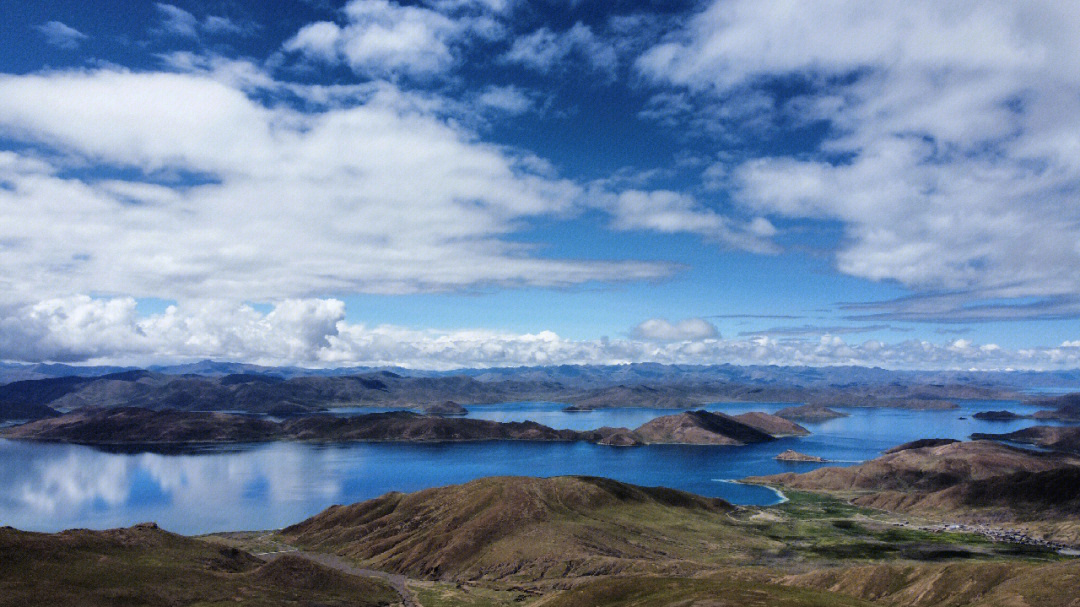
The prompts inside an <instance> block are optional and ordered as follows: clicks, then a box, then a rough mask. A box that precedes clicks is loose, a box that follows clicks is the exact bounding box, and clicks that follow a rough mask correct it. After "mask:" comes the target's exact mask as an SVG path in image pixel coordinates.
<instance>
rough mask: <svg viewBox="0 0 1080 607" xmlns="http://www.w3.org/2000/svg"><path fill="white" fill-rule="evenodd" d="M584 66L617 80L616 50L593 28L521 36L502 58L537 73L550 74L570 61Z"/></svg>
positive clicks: (576, 27) (580, 26)
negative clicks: (615, 76) (578, 62)
mask: <svg viewBox="0 0 1080 607" xmlns="http://www.w3.org/2000/svg"><path fill="white" fill-rule="evenodd" d="M571 58H573V59H574V60H575V61H580V62H584V64H585V65H589V66H591V67H592V68H593V69H595V70H597V71H600V72H604V73H606V74H608V75H609V76H614V73H615V68H616V67H617V65H618V54H617V53H616V51H615V47H614V46H613V45H612V44H611V43H609V42H607V41H604V40H602V39H601V38H600V37H599V36H597V35H596V34H594V33H593V30H592V28H590V27H589V26H587V25H585V24H583V23H580V22H579V23H575V24H574V25H573V26H572V27H571V28H570V29H568V30H566V31H564V32H555V31H552V30H550V29H548V28H546V27H542V28H540V29H538V30H536V31H535V32H532V33H531V34H527V35H525V36H521V37H519V38H517V39H515V40H514V42H513V44H512V45H511V46H510V50H508V51H507V52H506V53H505V54H504V55H503V56H502V60H503V61H505V62H507V63H517V64H519V65H523V66H525V67H527V68H530V69H533V70H536V71H538V72H550V71H551V70H553V69H556V68H558V67H560V66H563V67H564V66H565V65H564V64H565V62H566V61H567V60H568V59H571Z"/></svg>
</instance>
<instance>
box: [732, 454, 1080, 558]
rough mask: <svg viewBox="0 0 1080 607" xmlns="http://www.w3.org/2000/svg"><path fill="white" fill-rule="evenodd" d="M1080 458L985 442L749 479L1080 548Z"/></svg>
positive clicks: (890, 455) (872, 506)
mask: <svg viewBox="0 0 1080 607" xmlns="http://www.w3.org/2000/svg"><path fill="white" fill-rule="evenodd" d="M1078 466H1080V460H1078V459H1077V458H1074V457H1071V456H1066V455H1062V454H1056V453H1043V452H1035V451H1028V450H1024V449H1019V448H1015V447H1009V446H1007V445H1002V444H999V443H996V442H991V441H974V442H952V443H946V444H939V445H933V444H931V446H926V447H910V448H905V449H902V450H900V451H894V452H892V453H887V454H885V455H883V456H881V457H879V458H877V459H874V460H871V461H869V462H866V463H864V464H860V465H858V466H851V467H848V468H833V467H828V468H819V469H817V470H814V471H811V472H806V473H803V474H796V473H790V472H789V473H785V474H777V475H773V476H764V477H751V478H749V479H746V480H747V481H748V482H757V483H763V484H769V485H775V486H781V487H788V488H792V489H801V490H809V491H823V492H828V493H833V494H838V495H842V496H845V497H848V498H850V499H851V501H852V503H854V504H857V505H860V506H867V507H871V508H880V509H883V510H889V511H894V512H913V513H920V514H929V515H945V514H947V515H948V516H950V517H954V518H956V519H958V520H963V521H968V522H975V523H981V522H988V521H994V522H997V523H1002V522H1010V523H1015V524H1017V525H1020V526H1021V527H1022V528H1025V529H1029V530H1031V531H1032V532H1033V533H1037V534H1039V535H1040V536H1041V537H1044V538H1047V539H1053V540H1055V541H1062V542H1066V543H1070V544H1080V515H1078V513H1080V467H1078Z"/></svg>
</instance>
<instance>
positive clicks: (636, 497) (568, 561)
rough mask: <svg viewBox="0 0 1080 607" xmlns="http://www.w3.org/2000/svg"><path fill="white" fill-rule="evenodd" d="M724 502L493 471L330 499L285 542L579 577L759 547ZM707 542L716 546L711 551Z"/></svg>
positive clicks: (380, 557) (436, 566) (428, 565)
mask: <svg viewBox="0 0 1080 607" xmlns="http://www.w3.org/2000/svg"><path fill="white" fill-rule="evenodd" d="M732 510H733V508H732V506H731V505H729V504H728V503H727V502H724V501H723V500H719V499H710V498H704V497H699V496H695V495H691V494H688V493H683V492H681V491H675V490H671V489H664V488H645V487H637V486H634V485H628V484H624V483H619V482H616V481H612V480H607V479H600V478H592V477H557V478H548V479H540V478H526V477H492V478H484V479H480V480H476V481H472V482H469V483H466V484H464V485H455V486H450V487H442V488H437V489H428V490H425V491H420V492H417V493H411V494H407V495H406V494H401V493H389V494H387V495H384V496H382V497H379V498H376V499H373V500H369V501H366V502H362V503H359V504H354V505H352V506H334V507H331V508H329V509H328V510H326V511H324V512H323V513H321V514H319V515H316V516H314V517H312V518H310V519H308V520H306V521H304V522H302V523H300V524H298V525H294V526H292V527H289V528H287V529H285V530H284V531H283V532H282V535H283V536H284V537H285V539H286V540H288V541H290V542H291V543H294V544H296V545H299V546H303V547H305V548H308V549H313V550H319V551H324V552H333V553H336V554H339V555H341V556H344V557H346V558H350V559H354V560H356V561H358V562H360V563H362V564H363V565H364V566H368V567H372V568H378V569H382V570H385V571H392V572H396V573H402V574H406V575H409V576H413V577H423V578H442V579H456V580H465V579H471V580H475V579H505V578H512V579H517V580H519V581H523V580H538V579H541V578H547V577H560V578H566V579H570V578H575V577H580V576H591V575H602V574H617V573H627V572H636V573H643V572H649V573H655V572H662V571H674V570H679V568H680V567H682V566H683V565H684V564H686V563H697V564H698V565H697V566H698V567H700V564H701V563H702V562H703V561H709V560H712V561H716V560H723V559H725V558H732V556H731V555H730V554H729V553H728V552H727V551H725V550H724V549H723V548H721V547H722V546H725V545H728V546H729V547H730V546H731V545H733V542H734V541H735V540H736V538H738V542H739V543H740V544H743V545H745V544H746V543H748V542H749V543H753V542H754V541H758V542H759V543H763V542H765V540H753V539H747V538H745V537H743V534H742V532H740V531H739V530H738V529H737V528H736V527H735V525H734V523H733V522H732V521H731V520H730V519H728V518H727V517H726V516H725V514H726V513H728V512H730V511H732ZM709 546H711V548H708V547H709Z"/></svg>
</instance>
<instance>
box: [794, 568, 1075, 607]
mask: <svg viewBox="0 0 1080 607" xmlns="http://www.w3.org/2000/svg"><path fill="white" fill-rule="evenodd" d="M1077 580H1080V562H1077V561H1075V560H1073V561H1069V562H1064V563H1052V564H1033V563H1018V562H1015V561H1014V562H981V563H959V562H957V563H948V564H910V563H890V564H880V565H864V566H857V567H832V568H822V569H818V570H816V571H813V572H810V573H803V574H798V575H790V576H785V577H782V578H779V579H775V580H774V582H779V583H782V584H787V585H792V586H797V587H801V588H811V589H817V590H825V591H829V592H831V593H836V595H841V596H843V595H846V596H849V597H857V598H860V599H863V600H867V601H872V602H873V604H875V605H890V606H893V607H1005V606H1017V607H1020V606H1030V607H1036V606H1042V607H1071V606H1072V605H1076V604H1077V603H1076V597H1075V592H1074V590H1075V588H1076V584H1077ZM823 604H825V603H823Z"/></svg>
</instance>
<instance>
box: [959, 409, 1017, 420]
mask: <svg viewBox="0 0 1080 607" xmlns="http://www.w3.org/2000/svg"><path fill="white" fill-rule="evenodd" d="M971 417H974V418H975V419H981V420H983V421H991V422H1009V421H1013V420H1016V419H1024V417H1025V416H1023V415H1018V414H1016V413H1013V412H1012V411H1009V410H1007V409H1002V410H1000V411H979V412H978V413H976V414H975V415H972V416H971Z"/></svg>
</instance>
